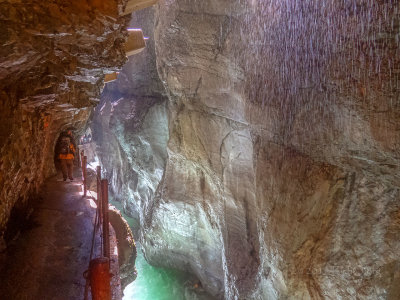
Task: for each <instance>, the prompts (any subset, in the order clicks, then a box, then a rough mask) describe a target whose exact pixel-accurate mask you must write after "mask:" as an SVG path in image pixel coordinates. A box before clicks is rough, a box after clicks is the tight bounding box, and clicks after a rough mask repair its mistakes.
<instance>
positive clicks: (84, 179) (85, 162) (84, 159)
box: [82, 156, 87, 197]
mask: <svg viewBox="0 0 400 300" xmlns="http://www.w3.org/2000/svg"><path fill="white" fill-rule="evenodd" d="M86 164H87V156H84V157H83V162H82V173H83V196H84V197H86V193H87V184H86Z"/></svg>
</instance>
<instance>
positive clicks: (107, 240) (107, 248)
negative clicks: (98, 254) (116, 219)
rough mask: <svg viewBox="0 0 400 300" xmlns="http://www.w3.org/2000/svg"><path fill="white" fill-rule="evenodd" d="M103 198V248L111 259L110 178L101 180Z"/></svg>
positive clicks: (105, 254) (106, 255)
mask: <svg viewBox="0 0 400 300" xmlns="http://www.w3.org/2000/svg"><path fill="white" fill-rule="evenodd" d="M101 200H102V202H103V203H102V206H103V246H104V247H103V249H104V256H105V257H107V258H108V259H110V234H109V227H108V226H109V225H108V180H107V179H102V180H101Z"/></svg>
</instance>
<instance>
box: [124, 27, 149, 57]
mask: <svg viewBox="0 0 400 300" xmlns="http://www.w3.org/2000/svg"><path fill="white" fill-rule="evenodd" d="M128 31H129V36H128V39H127V41H126V43H125V45H124V47H125V52H126V56H128V57H129V56H131V55H135V54H137V53H139V52H141V51H143V49H144V48H146V42H145V41H144V36H143V32H142V30H141V29H128Z"/></svg>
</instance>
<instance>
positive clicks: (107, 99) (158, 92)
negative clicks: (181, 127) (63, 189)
mask: <svg viewBox="0 0 400 300" xmlns="http://www.w3.org/2000/svg"><path fill="white" fill-rule="evenodd" d="M129 26H130V27H131V28H137V27H139V28H142V30H143V33H144V35H145V36H146V37H148V40H147V41H146V48H145V49H144V50H143V51H142V52H141V53H139V54H136V55H134V56H131V57H130V58H129V61H128V62H127V64H126V65H125V66H124V67H123V68H122V70H121V72H120V73H119V75H118V79H117V80H116V81H115V82H111V83H108V84H107V86H106V88H105V90H104V92H103V94H102V96H101V103H100V105H98V106H97V108H96V110H95V113H94V116H93V122H92V125H91V128H92V131H93V138H94V141H95V142H96V144H97V155H98V156H99V159H100V161H101V164H102V167H103V172H104V176H106V177H107V178H108V179H109V182H110V183H111V186H112V190H113V194H114V196H115V197H116V200H119V201H121V203H122V205H123V207H124V210H125V212H126V213H128V214H130V215H131V216H133V217H135V218H136V219H138V220H139V219H143V218H141V216H140V214H142V217H143V210H144V206H145V205H146V203H148V202H149V201H150V199H152V198H153V197H154V194H155V191H156V189H157V186H158V184H159V182H160V181H161V178H162V176H163V170H164V169H165V161H166V157H167V150H166V148H167V147H166V145H167V141H168V120H167V108H166V99H167V98H166V96H165V91H164V87H163V85H162V83H161V81H160V79H159V77H158V74H157V68H156V60H155V45H154V33H153V32H154V8H147V9H144V10H141V11H137V12H135V13H134V14H133V15H132V20H131V22H130V24H129Z"/></svg>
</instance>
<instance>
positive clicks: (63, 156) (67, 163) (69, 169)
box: [58, 136, 75, 181]
mask: <svg viewBox="0 0 400 300" xmlns="http://www.w3.org/2000/svg"><path fill="white" fill-rule="evenodd" d="M58 158H59V159H60V162H61V171H62V174H63V179H64V181H66V180H67V177H68V178H69V180H71V181H72V180H74V178H73V176H72V173H73V168H74V158H75V147H74V144H73V143H72V142H71V138H70V136H64V137H63V138H62V139H61V147H60V154H59V155H58Z"/></svg>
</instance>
